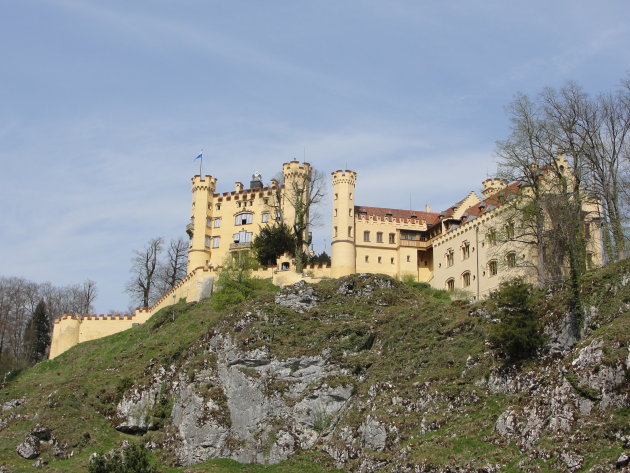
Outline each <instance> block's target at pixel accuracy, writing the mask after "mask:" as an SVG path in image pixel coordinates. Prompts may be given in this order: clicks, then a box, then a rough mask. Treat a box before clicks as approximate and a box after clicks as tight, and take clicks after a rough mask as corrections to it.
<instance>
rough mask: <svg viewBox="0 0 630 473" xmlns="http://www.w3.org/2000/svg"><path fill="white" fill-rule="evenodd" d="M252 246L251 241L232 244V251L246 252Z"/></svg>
mask: <svg viewBox="0 0 630 473" xmlns="http://www.w3.org/2000/svg"><path fill="white" fill-rule="evenodd" d="M251 246H252V243H251V242H250V241H248V242H243V243H241V242H236V243H230V250H246V249H248V248H250V247H251Z"/></svg>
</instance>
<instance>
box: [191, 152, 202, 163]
mask: <svg viewBox="0 0 630 473" xmlns="http://www.w3.org/2000/svg"><path fill="white" fill-rule="evenodd" d="M201 158H203V153H199V155H198V156H197V157H196V158H195V159H193V161H197V160H198V159H201Z"/></svg>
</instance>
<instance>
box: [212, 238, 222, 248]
mask: <svg viewBox="0 0 630 473" xmlns="http://www.w3.org/2000/svg"><path fill="white" fill-rule="evenodd" d="M220 242H221V237H218V236H215V237H212V248H218V247H219V243H220Z"/></svg>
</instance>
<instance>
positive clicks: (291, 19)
mask: <svg viewBox="0 0 630 473" xmlns="http://www.w3.org/2000/svg"><path fill="white" fill-rule="evenodd" d="M628 18H630V2H628V1H626V0H618V1H606V0H600V1H598V2H593V1H582V0H571V1H565V0H554V1H549V0H546V1H539V0H529V1H527V2H510V1H505V0H496V1H495V0H487V1H480V0H451V1H448V2H446V1H433V0H424V1H420V0H415V1H412V0H387V1H369V0H366V1H353V0H347V1H339V0H335V1H332V0H320V1H308V0H303V1H295V0H284V1H280V0H267V1H264V2H262V1H255V0H250V1H241V0H231V1H216V0H181V1H178V2H173V1H171V0H168V1H167V0H153V1H148V0H134V1H133V2H130V1H128V0H0V61H1V62H0V202H1V205H0V276H20V277H25V278H28V279H31V280H34V281H38V282H43V281H50V282H52V283H54V284H57V285H66V284H72V283H78V282H82V281H83V280H85V279H87V278H89V279H92V280H94V281H96V283H97V287H98V292H99V295H98V298H97V300H96V303H95V309H96V311H97V312H98V313H106V312H109V311H112V310H114V311H125V310H126V309H127V308H129V307H132V306H134V304H133V303H132V302H131V301H130V298H129V296H128V295H127V294H126V293H125V292H124V287H125V284H126V283H127V281H128V280H129V268H130V265H131V258H132V256H133V251H134V250H137V249H141V248H142V247H143V246H144V245H145V243H146V242H147V241H148V240H149V239H150V238H153V237H156V236H162V237H164V238H165V239H167V240H168V239H170V238H176V237H180V236H185V233H184V229H185V225H186V224H187V223H188V220H189V217H190V202H191V194H190V177H191V176H192V175H194V174H196V173H198V172H199V168H198V161H197V163H195V162H193V159H194V157H195V156H197V155H198V154H199V153H200V152H201V150H203V155H204V174H211V175H213V176H215V177H217V178H218V179H219V182H218V190H219V191H221V192H223V191H230V190H233V187H234V182H235V181H243V182H249V180H250V177H251V174H252V173H253V172H255V171H259V172H261V173H262V175H263V180H264V181H265V182H268V181H269V179H271V178H272V177H273V176H274V175H275V174H276V173H277V172H278V171H280V169H281V165H282V163H283V162H287V161H290V160H292V159H297V160H304V159H306V161H308V162H310V163H311V164H312V165H313V166H315V167H316V168H318V169H319V170H321V171H322V172H324V173H325V174H326V175H329V173H330V172H332V171H334V170H337V169H345V168H347V169H352V170H354V171H356V172H357V173H358V177H357V189H356V203H357V204H358V205H368V206H380V207H393V208H403V209H408V208H409V207H410V206H411V207H412V208H413V209H418V210H423V209H424V207H425V204H429V205H430V206H431V209H432V210H436V211H439V210H443V209H446V208H448V207H449V206H451V205H452V204H454V203H455V202H457V201H458V200H460V199H461V198H463V197H464V196H466V195H467V194H468V193H469V192H470V191H472V190H474V191H478V190H479V189H480V187H481V181H482V180H484V179H485V178H487V177H489V176H492V175H493V173H494V172H495V170H496V158H495V142H496V141H497V140H501V139H505V138H506V137H507V136H508V134H509V126H510V122H509V117H508V116H507V114H506V112H505V107H506V106H507V105H508V104H509V103H510V101H511V100H512V99H513V97H514V94H515V93H517V92H523V93H526V94H530V95H532V96H534V95H536V94H537V93H539V92H540V91H541V90H542V88H543V87H547V86H549V87H561V86H562V85H563V84H564V83H566V81H568V80H573V81H576V82H578V83H579V84H581V85H582V86H583V87H584V89H585V90H586V91H587V92H589V93H592V94H597V93H600V92H606V91H612V90H615V88H616V87H617V86H618V84H619V81H620V80H621V79H623V78H626V77H629V76H630V48H629V47H628V45H629V44H630V22H629V21H628ZM328 185H329V183H328ZM319 213H320V214H321V215H322V218H321V219H320V220H319V222H318V224H317V226H315V227H314V228H313V232H314V249H315V251H317V252H320V251H322V250H324V249H326V250H327V251H328V252H329V253H330V191H329V192H328V197H327V198H326V200H325V202H324V205H322V206H321V208H320V210H319Z"/></svg>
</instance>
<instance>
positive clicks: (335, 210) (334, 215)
mask: <svg viewBox="0 0 630 473" xmlns="http://www.w3.org/2000/svg"><path fill="white" fill-rule="evenodd" d="M336 216H337V209H335V215H334V217H336Z"/></svg>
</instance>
